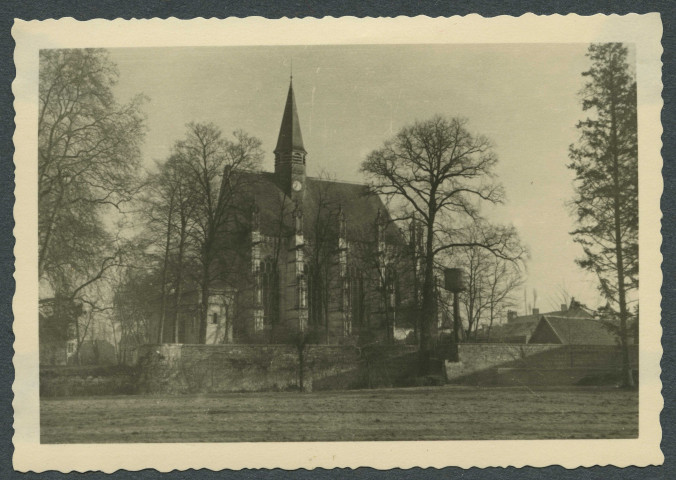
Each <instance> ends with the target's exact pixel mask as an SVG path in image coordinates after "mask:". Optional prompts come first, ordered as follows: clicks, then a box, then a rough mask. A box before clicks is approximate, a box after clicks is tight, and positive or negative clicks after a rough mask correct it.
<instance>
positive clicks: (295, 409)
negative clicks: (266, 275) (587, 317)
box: [40, 387, 638, 443]
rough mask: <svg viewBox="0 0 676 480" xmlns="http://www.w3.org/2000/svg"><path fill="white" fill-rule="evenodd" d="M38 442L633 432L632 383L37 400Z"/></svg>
mask: <svg viewBox="0 0 676 480" xmlns="http://www.w3.org/2000/svg"><path fill="white" fill-rule="evenodd" d="M40 407H41V439H42V442H43V443H106V442H118V443H119V442H251V441H253V442H257V441H350V440H456V439H473V440H479V439H495V440H497V439H546V438H635V437H636V436H637V434H638V396H637V393H636V392H627V391H621V390H614V389H600V388H576V389H554V388H549V389H527V388H475V387H437V388H416V389H397V390H361V391H349V392H322V393H309V394H301V393H241V394H226V395H201V396H171V397H169V396H163V397H159V396H119V397H94V398H69V399H46V400H42V401H41V402H40Z"/></svg>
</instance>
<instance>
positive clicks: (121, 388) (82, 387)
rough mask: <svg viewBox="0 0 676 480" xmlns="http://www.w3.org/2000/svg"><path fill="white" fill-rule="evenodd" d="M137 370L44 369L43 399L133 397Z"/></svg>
mask: <svg viewBox="0 0 676 480" xmlns="http://www.w3.org/2000/svg"><path fill="white" fill-rule="evenodd" d="M137 381H138V370H137V369H136V368H133V367H129V366H41V367H40V396H41V397H78V396H92V395H122V394H133V393H136V390H137Z"/></svg>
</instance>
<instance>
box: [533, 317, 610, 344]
mask: <svg viewBox="0 0 676 480" xmlns="http://www.w3.org/2000/svg"><path fill="white" fill-rule="evenodd" d="M547 329H551V332H553V334H554V337H555V338H556V339H558V340H560V343H562V344H564V345H617V344H618V340H617V337H616V336H615V335H614V334H613V333H612V332H611V331H610V329H609V328H608V327H606V326H605V325H604V324H603V323H602V322H599V321H598V320H593V319H591V320H590V319H587V318H571V317H562V316H551V315H543V317H542V319H541V320H540V323H539V324H538V326H537V329H536V331H535V332H534V333H533V337H532V338H531V340H534V341H535V342H537V343H542V342H541V341H540V336H541V334H545V333H546V330H547ZM535 342H533V343H535Z"/></svg>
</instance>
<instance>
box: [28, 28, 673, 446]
mask: <svg viewBox="0 0 676 480" xmlns="http://www.w3.org/2000/svg"><path fill="white" fill-rule="evenodd" d="M36 55H37V58H33V59H32V61H33V62H34V64H35V65H36V66H37V71H38V76H37V78H36V79H35V80H34V82H35V83H34V84H33V87H32V88H34V89H35V90H36V94H37V98H36V100H37V106H36V109H37V110H36V114H37V117H36V118H35V121H34V122H31V123H30V125H29V127H27V128H28V129H30V128H32V129H33V130H32V133H31V138H32V139H34V141H35V142H37V144H36V145H33V146H32V148H33V149H32V150H31V152H34V153H35V154H36V155H37V158H36V159H35V160H33V161H34V165H35V166H34V168H35V173H34V174H33V175H34V177H33V178H35V182H36V183H34V184H33V185H32V188H33V192H34V195H35V197H36V219H35V225H36V227H37V231H36V234H37V236H36V240H35V242H34V245H35V246H36V248H37V251H34V252H32V255H33V256H34V258H35V263H36V264H37V265H36V269H35V274H37V279H36V280H35V284H36V285H37V287H36V295H35V297H36V299H37V315H36V316H35V318H34V320H32V322H34V323H35V327H34V329H35V331H36V332H37V351H35V350H33V351H34V354H33V357H32V360H33V361H34V362H36V363H37V365H38V367H37V374H38V377H37V378H39V386H38V387H37V388H38V392H39V393H38V397H39V398H38V399H37V400H36V402H37V404H38V405H39V419H36V421H37V425H36V427H37V431H38V432H39V440H38V441H39V443H40V444H50V445H54V444H58V445H66V444H165V443H166V444H171V443H174V444H195V443H246V444H249V443H254V444H258V443H263V444H264V443H266V442H275V443H277V442H285V443H294V442H342V443H345V444H348V443H349V442H367V443H368V442H386V443H387V442H389V443H391V444H395V443H396V442H420V441H476V440H480V441H498V440H507V441H510V440H534V441H537V440H591V439H596V440H601V439H626V440H638V439H639V434H640V433H641V434H643V432H644V430H641V432H640V431H639V424H640V418H641V417H640V415H639V396H640V386H641V384H642V383H643V382H644V381H645V382H647V384H650V385H654V381H655V380H656V381H657V382H659V376H657V378H656V379H655V378H654V377H652V376H650V377H648V378H645V379H644V378H643V374H641V375H639V373H641V372H644V371H645V370H642V369H641V363H642V362H643V361H644V359H645V358H646V356H645V354H644V353H641V352H644V351H645V349H642V347H643V345H642V340H640V339H642V338H644V337H641V335H640V334H641V332H642V330H643V329H644V328H648V329H653V330H654V329H655V328H659V321H660V319H659V310H657V312H658V314H657V317H655V316H654V312H655V310H654V305H655V301H654V295H653V291H654V287H649V290H648V295H649V298H650V300H648V302H649V303H650V305H649V306H648V307H646V309H648V308H649V310H647V311H649V313H650V315H648V316H647V317H646V316H644V317H643V319H642V320H641V321H639V305H640V300H641V299H643V296H642V295H639V274H640V273H641V272H642V270H641V269H640V268H639V264H640V263H641V264H643V260H641V262H639V238H643V235H644V231H643V230H642V229H643V227H641V230H639V225H643V224H644V223H643V220H642V218H643V212H644V210H641V215H639V162H644V159H643V157H641V158H639V157H640V155H639V151H640V147H641V142H642V141H643V138H642V137H640V135H639V117H640V115H639V112H640V106H641V105H640V103H639V98H640V97H639V94H638V91H639V90H640V82H641V78H640V76H639V75H637V68H638V67H637V65H638V62H637V45H636V43H635V42H634V41H631V39H630V41H626V42H623V41H576V42H563V41H558V42H556V41H552V42H493V43H486V42H476V43H471V42H465V43H454V42H446V43H444V42H437V43H424V42H423V43H417V42H410V43H382V44H377V43H372V42H364V43H359V42H354V43H352V42H348V43H341V44H329V43H326V44H321V43H319V44H317V43H315V42H309V43H307V44H302V43H297V44H269V45H267V44H260V45H255V44H254V45H220V46H219V45H184V46H181V45H159V46H158V45H154V46H136V45H133V46H124V47H122V46H113V47H110V46H98V45H96V46H91V47H68V46H66V47H62V46H59V45H55V46H54V48H52V47H47V48H45V47H44V46H41V47H40V48H38V49H36ZM15 88H16V85H15ZM658 95H659V92H658ZM658 118H659V117H658ZM658 152H659V150H658ZM660 161H661V160H660ZM645 162H648V160H645ZM646 164H647V163H646ZM642 165H643V164H642ZM653 165H654V164H653ZM642 168H643V167H642ZM651 169H653V167H651ZM657 174H658V175H659V170H657ZM643 188H644V187H643V186H642V189H643ZM650 189H651V187H650V186H647V190H646V191H648V190H650ZM659 189H661V187H659ZM657 190H658V189H657V188H656V189H655V191H657ZM18 203H19V200H18V197H17V204H18ZM655 213H657V214H659V212H655ZM15 215H16V214H15ZM651 225H652V224H651ZM650 229H652V226H651V227H650ZM645 233H646V234H654V232H653V231H652V230H651V231H648V230H646V232H645ZM658 234H659V231H657V235H658ZM658 241H659V239H658ZM658 245H659V243H658ZM641 248H644V246H643V243H642V246H641ZM656 253H659V251H657V252H656ZM641 255H643V251H641ZM642 258H643V257H641V259H642ZM642 285H643V284H642ZM641 292H643V289H642V290H641ZM657 292H658V295H659V285H658V286H657ZM657 306H658V307H659V302H658V303H657ZM646 323H648V324H649V325H648V326H646ZM15 328H16V327H15ZM646 347H647V349H648V351H649V352H652V355H654V354H655V352H658V353H657V354H658V355H659V352H661V350H660V349H659V337H657V343H656V344H653V343H651V344H649V345H646ZM650 359H651V360H649V361H650V362H653V360H654V357H652V356H651V357H650ZM657 362H659V356H658V357H657ZM37 378H36V381H37ZM658 395H659V391H658ZM642 401H643V397H642Z"/></svg>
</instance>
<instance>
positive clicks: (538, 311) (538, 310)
mask: <svg viewBox="0 0 676 480" xmlns="http://www.w3.org/2000/svg"><path fill="white" fill-rule="evenodd" d="M533 315H535V316H537V315H540V309H539V308H534V309H533Z"/></svg>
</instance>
